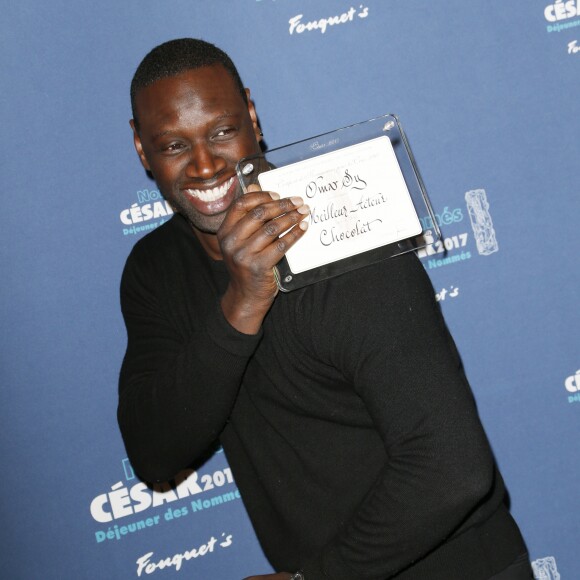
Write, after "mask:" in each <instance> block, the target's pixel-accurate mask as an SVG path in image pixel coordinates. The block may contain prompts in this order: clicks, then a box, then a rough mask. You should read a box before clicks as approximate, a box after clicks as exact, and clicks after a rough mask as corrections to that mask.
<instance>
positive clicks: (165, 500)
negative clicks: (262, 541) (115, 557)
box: [89, 459, 240, 573]
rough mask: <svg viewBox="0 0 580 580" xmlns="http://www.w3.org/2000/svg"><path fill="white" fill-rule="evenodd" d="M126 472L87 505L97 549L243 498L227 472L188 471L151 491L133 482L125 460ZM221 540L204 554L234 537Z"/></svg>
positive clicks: (144, 485) (124, 469)
mask: <svg viewBox="0 0 580 580" xmlns="http://www.w3.org/2000/svg"><path fill="white" fill-rule="evenodd" d="M122 467H123V474H124V476H125V481H117V482H115V483H113V484H112V485H111V486H110V489H108V490H106V491H103V492H102V493H99V494H98V495H96V496H95V497H94V498H93V500H92V501H91V503H90V506H89V511H90V514H91V516H92V518H93V520H94V522H95V523H96V524H97V525H96V528H95V531H94V537H95V542H96V543H97V544H108V543H110V542H120V541H122V540H124V539H125V538H127V537H128V536H132V535H134V534H149V533H151V530H152V529H157V528H160V527H165V526H168V525H171V524H172V523H173V522H175V521H176V520H178V519H181V518H192V517H195V516H196V514H197V513H198V512H200V511H205V510H211V509H215V508H218V509H219V508H220V507H222V506H223V505H224V504H229V503H230V502H235V501H237V500H239V499H240V492H239V491H238V489H237V487H236V484H235V481H234V478H233V476H232V472H231V470H230V468H229V467H224V468H223V469H215V470H213V471H209V472H201V471H194V470H192V469H186V470H184V471H182V472H180V473H179V474H178V475H177V476H176V477H175V479H174V480H172V481H169V482H164V483H159V484H154V485H153V486H152V487H150V486H148V485H147V484H146V483H144V482H142V481H140V480H139V479H137V478H136V477H135V474H134V472H133V469H132V467H131V464H130V463H129V461H128V460H127V459H125V460H123V462H122ZM222 535H223V538H221V537H219V538H216V539H215V540H214V541H213V542H211V538H210V539H209V540H208V542H209V543H210V546H209V547H208V548H207V549H206V550H207V551H210V552H211V551H213V548H214V547H216V546H217V545H219V544H220V542H224V541H225V539H224V538H227V537H228V536H229V540H228V542H229V543H228V546H229V545H230V544H231V543H232V536H231V535H230V534H227V533H225V532H224V533H223V534H222ZM222 547H223V546H222ZM210 548H211V549H210ZM206 553H207V552H206ZM144 566H145V565H144ZM148 573H149V572H148Z"/></svg>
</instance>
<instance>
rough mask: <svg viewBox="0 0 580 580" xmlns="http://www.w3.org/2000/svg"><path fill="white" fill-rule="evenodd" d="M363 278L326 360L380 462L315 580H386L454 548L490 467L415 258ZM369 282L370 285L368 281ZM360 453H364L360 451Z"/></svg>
mask: <svg viewBox="0 0 580 580" xmlns="http://www.w3.org/2000/svg"><path fill="white" fill-rule="evenodd" d="M385 270H386V271H387V272H388V276H389V277H388V278H387V277H386V276H384V275H381V274H380V272H381V269H380V268H374V269H371V277H370V278H369V277H364V278H362V279H361V280H360V283H359V284H358V285H357V283H356V282H355V283H354V284H351V285H350V286H349V287H348V289H347V288H346V287H341V288H340V291H341V293H342V297H343V299H341V300H338V301H333V300H332V299H331V298H330V297H329V298H328V300H329V303H333V302H335V303H336V308H337V310H336V311H333V310H332V308H330V309H327V310H325V312H324V315H325V317H326V318H327V319H328V318H329V317H330V318H332V319H333V320H340V321H341V322H340V324H339V326H340V328H339V330H338V332H336V336H337V337H338V340H337V341H336V342H335V343H334V344H333V350H331V351H330V350H329V352H328V353H327V354H326V356H328V357H329V358H330V359H331V360H332V361H333V364H335V365H336V366H337V368H340V369H341V370H342V372H343V373H344V374H345V376H346V377H347V379H348V380H350V381H352V384H353V385H354V388H355V391H356V393H357V394H358V395H359V396H360V398H361V400H362V402H363V403H364V406H365V407H366V409H367V411H368V413H369V414H370V416H371V418H372V422H373V425H374V427H375V429H376V430H377V432H378V433H379V435H380V438H381V440H382V442H383V444H384V448H385V453H386V461H385V463H384V465H383V466H382V468H381V470H380V472H379V475H378V477H377V479H376V481H375V482H374V485H373V487H372V488H371V489H370V490H369V491H368V493H367V494H366V496H365V497H364V499H363V501H362V502H361V503H360V505H359V506H358V508H357V509H356V511H355V512H354V514H353V515H352V516H351V518H350V520H349V521H348V522H346V523H345V525H344V527H343V529H342V530H341V531H340V533H338V535H336V536H335V537H334V538H332V540H331V541H330V542H328V543H327V545H325V546H324V547H323V548H322V549H321V550H320V551H319V552H318V553H316V554H315V555H313V556H312V557H311V558H310V560H309V561H308V562H307V563H306V564H305V566H304V569H305V571H306V577H307V578H311V579H312V580H321V579H323V578H332V579H333V580H352V579H353V578H357V579H361V580H362V579H368V580H371V579H372V580H384V579H385V578H388V577H391V576H393V575H394V574H396V573H397V572H399V571H400V570H402V569H405V568H407V567H409V566H410V565H411V564H413V563H414V562H416V561H417V560H419V559H420V558H422V557H424V556H425V555H426V554H428V553H429V552H431V551H433V550H434V549H436V548H437V547H438V546H440V545H441V544H442V543H443V542H444V541H445V540H446V539H447V538H449V536H451V535H452V534H453V533H454V532H455V531H456V530H457V529H458V528H459V527H460V526H461V525H462V524H463V523H464V522H465V520H466V519H467V518H468V516H470V515H471V514H472V513H473V512H474V511H475V510H476V508H477V507H478V505H479V504H481V503H482V501H483V500H484V498H486V496H488V494H489V493H490V490H491V489H492V486H493V484H494V464H493V459H492V455H491V452H490V449H489V445H488V443H487V439H486V437H485V434H484V432H483V429H482V427H481V424H480V422H479V419H478V417H477V413H476V409H475V405H474V401H473V398H472V395H471V392H470V389H469V386H468V385H467V383H466V380H465V378H464V375H463V373H462V370H461V367H460V362H459V358H458V356H457V353H456V350H455V347H454V344H453V342H452V339H451V337H450V336H449V333H448V331H447V329H446V327H445V324H444V322H443V320H442V318H441V315H440V313H439V310H438V308H437V305H436V303H435V301H434V298H433V292H432V288H431V285H430V283H429V281H428V278H427V276H426V274H425V272H424V271H423V269H422V266H421V265H420V264H419V262H418V261H417V260H414V258H413V257H411V256H408V257H403V258H400V259H398V260H395V261H393V262H392V263H391V264H389V268H388V269H385ZM373 274H374V276H373ZM361 452H364V451H362V450H361Z"/></svg>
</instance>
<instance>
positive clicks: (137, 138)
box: [129, 119, 151, 171]
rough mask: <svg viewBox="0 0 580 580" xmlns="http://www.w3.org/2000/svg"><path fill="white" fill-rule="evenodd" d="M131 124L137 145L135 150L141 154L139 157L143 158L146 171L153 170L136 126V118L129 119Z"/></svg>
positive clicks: (134, 142)
mask: <svg viewBox="0 0 580 580" xmlns="http://www.w3.org/2000/svg"><path fill="white" fill-rule="evenodd" d="M129 125H131V129H133V144H134V145H135V151H137V155H139V159H141V165H143V167H144V168H145V171H151V168H150V167H149V162H148V161H147V158H146V157H145V153H144V152H143V145H142V144H141V138H140V137H139V133H138V132H137V129H136V128H135V120H134V119H131V120H130V121H129Z"/></svg>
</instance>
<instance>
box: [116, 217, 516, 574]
mask: <svg viewBox="0 0 580 580" xmlns="http://www.w3.org/2000/svg"><path fill="white" fill-rule="evenodd" d="M227 282H228V275H227V271H226V270H225V266H224V264H223V263H222V262H216V261H213V260H211V259H210V258H209V257H208V256H207V255H206V254H205V252H204V250H203V249H202V248H201V246H200V245H199V242H198V241H197V238H196V237H195V235H194V234H193V232H192V230H191V229H190V226H189V225H188V223H187V222H186V221H185V220H184V219H183V218H182V217H181V216H179V215H176V216H175V217H174V218H172V219H171V220H170V222H169V223H167V224H165V225H163V226H162V227H161V228H159V229H158V230H156V231H154V232H153V233H151V234H149V235H148V236H146V237H145V238H144V239H143V240H141V241H140V242H138V243H137V244H136V246H135V248H134V249H133V252H132V253H131V255H130V257H129V259H128V260H127V265H126V267H125V271H124V274H123V280H122V284H121V301H122V310H123V315H124V317H125V322H126V325H127V331H128V346H127V352H126V355H125V359H124V362H123V367H122V371H121V377H120V403H119V423H120V426H121V430H122V433H123V438H124V441H125V444H126V447H127V452H128V454H129V457H130V460H131V462H132V465H133V466H134V468H135V470H136V471H137V473H139V474H140V475H141V476H142V477H143V478H144V479H146V480H149V481H163V480H167V479H170V478H172V477H173V476H174V475H175V474H176V473H177V472H178V471H180V470H181V469H184V468H185V467H187V466H189V465H190V464H191V463H192V462H193V461H194V460H195V459H196V458H197V457H199V456H200V455H201V454H203V452H205V451H206V450H207V449H208V447H210V445H211V444H212V443H213V442H214V441H215V440H216V439H218V438H220V439H221V442H222V444H223V447H224V450H225V452H226V455H227V458H228V461H229V463H230V466H231V468H232V470H233V473H234V476H235V478H236V482H237V484H238V487H239V489H240V491H241V494H242V498H243V500H244V503H245V505H246V508H247V510H248V513H249V515H250V517H251V519H252V523H253V525H254V527H255V529H256V533H257V535H258V538H259V539H260V542H261V544H262V546H263V548H264V551H265V553H266V555H267V556H268V558H269V559H270V561H271V562H272V564H273V566H274V567H275V568H276V569H278V570H287V571H294V570H296V569H299V568H303V569H304V570H305V572H306V578H307V579H308V580H321V579H323V578H325V579H326V578H330V579H333V580H356V579H361V580H362V579H368V580H371V579H372V580H384V579H385V578H390V577H393V576H395V575H397V574H398V575H397V578H401V579H403V578H405V579H407V578H409V579H410V578H421V579H423V580H424V579H431V578H432V579H436V578H446V579H447V578H453V579H454V580H455V579H456V578H457V579H461V578H465V579H466V580H477V579H478V578H482V579H483V578H487V577H488V576H490V575H491V574H492V573H494V572H495V571H497V570H499V569H501V568H502V567H504V566H505V565H507V564H508V563H509V562H510V561H511V560H512V559H513V558H515V557H516V556H517V555H518V554H519V553H521V552H522V551H523V549H524V548H523V546H522V544H521V538H520V536H519V533H518V532H517V528H516V527H515V524H513V521H512V520H511V518H510V517H509V515H508V514H507V512H504V511H503V510H504V508H503V507H502V500H503V496H504V489H503V483H502V481H501V477H500V476H499V474H498V473H497V471H496V469H495V467H494V462H493V458H492V455H491V452H490V449H489V445H488V442H487V440H486V437H485V434H484V432H483V429H482V427H481V424H480V422H479V420H478V418H477V414H476V410H475V405H474V401H473V398H472V395H471V392H470V389H469V386H468V384H467V382H466V380H465V378H464V375H463V373H462V371H461V366H460V361H459V357H458V355H457V352H456V349H455V346H454V344H453V341H452V339H451V337H450V335H449V333H448V331H447V329H446V327H445V324H444V322H443V319H442V317H441V314H440V311H439V308H438V305H437V304H436V302H435V300H434V297H433V290H432V287H431V285H430V282H429V280H428V277H427V275H426V273H425V271H424V269H423V267H422V266H421V264H420V263H419V261H418V260H417V259H416V257H415V256H413V255H410V254H407V255H404V256H401V257H398V258H393V259H390V260H387V261H385V262H382V263H380V264H376V265H372V266H368V267H366V268H362V269H359V270H357V271H355V272H352V273H349V274H345V275H343V276H339V277H337V278H334V279H331V280H328V281H325V282H320V283H318V284H315V285H313V286H310V287H307V288H304V289H301V290H296V291H294V292H291V293H289V294H284V295H279V296H278V297H277V298H276V300H275V302H274V305H273V306H272V309H271V310H270V312H269V313H268V315H267V317H266V319H265V321H264V324H263V328H262V330H261V332H260V333H259V334H258V335H256V336H249V335H244V334H241V333H239V332H237V331H236V330H235V329H234V328H232V327H231V326H230V325H229V324H228V323H227V321H226V320H225V318H224V317H223V314H222V312H221V309H220V307H219V297H220V296H221V295H222V294H223V292H224V291H225V289H226V286H227ZM498 510H499V511H498ZM498 513H500V514H501V516H498V515H497V514H498ZM494 514H496V515H495V516H494ZM492 516H494V517H493V518H492ZM490 518H492V520H493V521H494V522H495V524H493V526H494V527H493V534H494V536H497V537H495V538H494V544H495V543H496V542H497V543H498V545H500V546H501V547H500V548H499V549H498V550H499V552H498V550H495V548H493V547H486V546H487V544H485V541H484V540H482V539H481V538H480V536H486V537H487V536H489V534H490V529H491V528H490V529H486V525H488V524H486V522H488V521H491V520H490ZM498 518H499V519H498ZM488 527H489V526H488ZM474 530H475V531H474ZM479 530H483V531H481V532H480V531H479ZM456 538H457V539H456ZM470 538H471V539H470ZM482 541H483V544H485V545H483V547H482V545H480V544H482ZM466 543H467V544H468V545H465V544H466ZM454 546H455V547H454ZM490 551H491V552H493V553H491V554H489V553H486V552H490ZM495 552H498V553H495ZM466 554H470V556H469V557H468V558H466V557H465V555H466ZM414 563H416V564H415V565H413V564H414ZM401 571H402V572H401ZM256 572H259V571H256ZM454 574H455V575H454Z"/></svg>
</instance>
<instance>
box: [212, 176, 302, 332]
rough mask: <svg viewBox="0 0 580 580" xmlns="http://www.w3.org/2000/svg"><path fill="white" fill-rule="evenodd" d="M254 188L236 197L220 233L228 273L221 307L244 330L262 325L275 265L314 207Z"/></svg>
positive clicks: (273, 286)
mask: <svg viewBox="0 0 580 580" xmlns="http://www.w3.org/2000/svg"><path fill="white" fill-rule="evenodd" d="M250 187H252V186H250ZM254 187H255V186H254ZM249 189H250V188H249ZM256 189H257V188H256ZM256 189H254V188H252V189H251V190H250V191H251V193H248V194H246V195H244V196H242V197H240V198H239V199H238V200H236V201H235V202H234V204H233V205H232V207H231V208H230V210H229V211H228V213H227V215H226V217H225V219H224V221H223V223H222V225H221V227H220V229H219V230H218V232H217V237H218V241H219V244H220V249H221V253H222V255H223V259H224V262H225V264H226V267H227V269H228V272H229V274H230V283H229V286H228V288H227V290H226V292H225V294H224V296H223V297H222V301H221V306H222V310H223V312H224V315H225V317H226V319H227V320H228V322H229V323H230V324H231V325H232V326H233V327H234V328H236V329H237V330H239V331H240V332H243V333H245V334H256V333H257V332H258V331H259V330H260V327H261V325H262V321H263V320H264V317H265V316H266V313H267V312H268V310H269V309H270V306H271V305H272V302H273V301H274V298H275V297H276V294H277V293H278V287H277V285H276V279H275V278H274V272H273V268H274V266H275V265H276V264H277V263H278V262H279V261H280V259H281V258H282V257H283V256H284V254H285V253H286V252H287V251H288V249H289V248H290V247H292V246H293V245H294V244H295V243H296V242H297V241H298V240H299V239H300V238H301V237H302V235H303V234H304V232H305V231H306V229H307V227H308V222H306V221H302V220H303V219H304V218H305V217H306V216H307V215H308V214H309V212H310V209H309V208H308V206H306V205H304V202H303V201H302V199H301V198H299V197H292V198H286V199H279V196H278V195H277V194H275V193H270V192H266V191H256ZM284 232H286V233H284ZM283 233H284V235H281V234H283Z"/></svg>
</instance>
